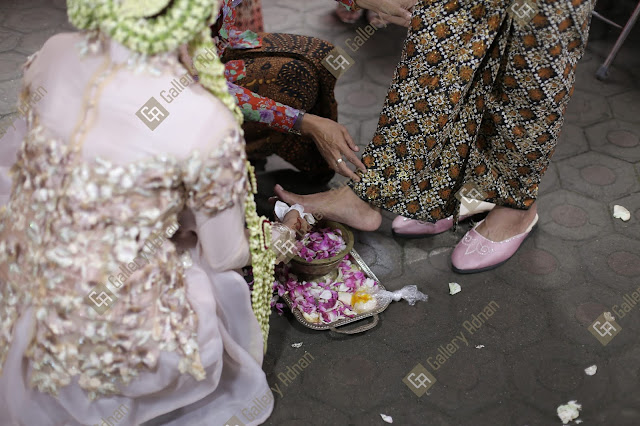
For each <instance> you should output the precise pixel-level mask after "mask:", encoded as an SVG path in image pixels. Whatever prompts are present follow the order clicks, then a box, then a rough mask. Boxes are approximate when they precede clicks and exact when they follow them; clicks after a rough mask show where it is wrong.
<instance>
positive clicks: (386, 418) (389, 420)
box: [380, 414, 393, 423]
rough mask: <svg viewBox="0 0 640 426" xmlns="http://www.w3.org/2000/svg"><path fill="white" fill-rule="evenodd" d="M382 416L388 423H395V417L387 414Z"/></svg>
mask: <svg viewBox="0 0 640 426" xmlns="http://www.w3.org/2000/svg"><path fill="white" fill-rule="evenodd" d="M380 417H382V420H384V421H385V422H387V423H393V419H392V418H391V416H387V415H386V414H380Z"/></svg>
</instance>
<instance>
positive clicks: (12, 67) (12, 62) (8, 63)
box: [0, 52, 27, 82]
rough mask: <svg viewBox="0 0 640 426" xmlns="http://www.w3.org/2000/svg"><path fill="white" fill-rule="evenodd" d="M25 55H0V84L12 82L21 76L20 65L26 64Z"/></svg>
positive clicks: (13, 53)
mask: <svg viewBox="0 0 640 426" xmlns="http://www.w3.org/2000/svg"><path fill="white" fill-rule="evenodd" d="M26 60H27V57H26V55H23V54H22V55H21V54H19V53H15V52H4V53H0V64H2V65H0V82H3V81H5V80H13V79H16V78H20V77H21V76H22V65H23V64H24V63H25V62H26Z"/></svg>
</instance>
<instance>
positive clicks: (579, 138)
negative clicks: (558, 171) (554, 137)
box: [551, 123, 589, 161]
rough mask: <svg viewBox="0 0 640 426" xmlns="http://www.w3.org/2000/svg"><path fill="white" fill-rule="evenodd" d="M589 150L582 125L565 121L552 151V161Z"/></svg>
mask: <svg viewBox="0 0 640 426" xmlns="http://www.w3.org/2000/svg"><path fill="white" fill-rule="evenodd" d="M588 150H589V144H588V143H587V138H586V136H585V134H584V130H583V129H582V127H579V126H576V125H575V124H571V123H566V124H565V125H564V127H563V128H562V131H561V132H560V135H559V136H558V145H557V146H556V150H555V152H554V153H553V157H551V158H553V161H559V160H562V159H564V158H568V157H574V156H576V155H578V154H582V153H583V152H587V151H588Z"/></svg>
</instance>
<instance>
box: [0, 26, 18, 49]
mask: <svg viewBox="0 0 640 426" xmlns="http://www.w3.org/2000/svg"><path fill="white" fill-rule="evenodd" d="M20 36H21V35H20V34H18V33H16V32H15V31H12V30H10V29H5V28H0V52H8V51H10V50H12V49H14V48H15V47H16V46H17V45H18V43H19V42H20Z"/></svg>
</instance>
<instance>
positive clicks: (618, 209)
mask: <svg viewBox="0 0 640 426" xmlns="http://www.w3.org/2000/svg"><path fill="white" fill-rule="evenodd" d="M613 217H615V218H616V219H622V220H623V221H625V222H626V221H628V220H629V219H631V213H630V212H629V210H627V209H626V208H624V207H622V206H619V205H617V204H616V205H615V206H613Z"/></svg>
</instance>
